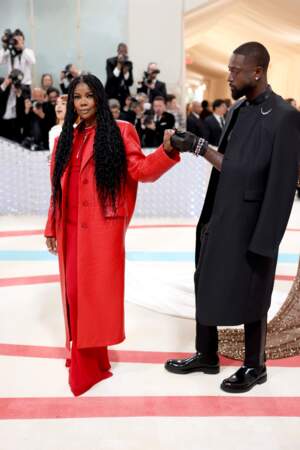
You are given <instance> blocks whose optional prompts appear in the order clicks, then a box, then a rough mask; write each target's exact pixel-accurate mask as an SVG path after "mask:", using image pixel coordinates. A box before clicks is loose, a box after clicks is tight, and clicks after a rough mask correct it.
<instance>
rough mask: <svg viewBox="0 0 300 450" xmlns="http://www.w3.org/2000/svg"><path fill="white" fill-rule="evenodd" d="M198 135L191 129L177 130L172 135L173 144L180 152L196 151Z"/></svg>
mask: <svg viewBox="0 0 300 450" xmlns="http://www.w3.org/2000/svg"><path fill="white" fill-rule="evenodd" d="M198 139H199V138H198V136H196V135H195V134H194V133H190V132H189V131H184V132H181V131H176V133H175V134H173V136H171V145H172V147H173V148H176V150H178V151H179V152H191V153H194V152H195V149H196V147H197V143H198Z"/></svg>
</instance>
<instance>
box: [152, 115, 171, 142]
mask: <svg viewBox="0 0 300 450" xmlns="http://www.w3.org/2000/svg"><path fill="white" fill-rule="evenodd" d="M174 125H175V117H174V116H173V114H170V113H168V112H164V113H163V114H162V116H161V118H160V119H159V120H156V121H155V127H156V145H160V144H162V142H163V140H164V132H165V130H169V129H171V128H173V127H174Z"/></svg>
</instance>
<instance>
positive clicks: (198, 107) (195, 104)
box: [193, 102, 202, 114]
mask: <svg viewBox="0 0 300 450" xmlns="http://www.w3.org/2000/svg"><path fill="white" fill-rule="evenodd" d="M201 110H202V107H201V103H200V102H193V112H194V113H196V114H200V113H201Z"/></svg>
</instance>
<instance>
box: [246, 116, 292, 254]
mask: <svg viewBox="0 0 300 450" xmlns="http://www.w3.org/2000/svg"><path fill="white" fill-rule="evenodd" d="M299 152H300V113H299V112H297V111H296V110H295V111H290V112H289V113H288V114H286V115H285V117H284V118H283V119H282V121H281V122H280V123H279V124H278V130H277V132H276V134H275V138H274V146H273V152H272V157H271V163H270V169H269V174H268V179H267V185H266V190H265V195H264V199H263V202H262V206H261V210H260V213H259V217H258V221H257V224H256V227H255V230H254V233H253V235H252V238H251V242H250V246H249V248H248V249H249V251H251V252H253V253H257V254H259V255H262V256H267V257H270V258H273V257H276V255H277V252H278V247H279V244H280V242H281V239H282V237H283V234H284V232H285V229H286V226H287V223H288V220H289V216H290V213H291V210H292V206H293V201H294V197H295V191H296V184H297V175H298V164H299Z"/></svg>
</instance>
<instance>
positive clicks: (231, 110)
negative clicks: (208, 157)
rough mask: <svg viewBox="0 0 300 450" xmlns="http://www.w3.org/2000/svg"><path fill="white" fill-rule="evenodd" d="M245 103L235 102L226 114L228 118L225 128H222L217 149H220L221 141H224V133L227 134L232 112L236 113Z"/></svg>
mask: <svg viewBox="0 0 300 450" xmlns="http://www.w3.org/2000/svg"><path fill="white" fill-rule="evenodd" d="M245 101H246V99H242V100H239V101H238V102H236V103H235V104H234V105H233V107H232V108H230V110H229V112H228V117H227V119H226V123H225V126H224V128H223V131H222V134H221V138H220V142H219V147H220V148H222V144H223V140H224V137H225V136H226V133H227V130H228V127H229V125H230V122H231V119H232V116H233V113H234V111H236V110H237V109H238V108H240V107H241V106H242V104H243V103H244V102H245Z"/></svg>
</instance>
